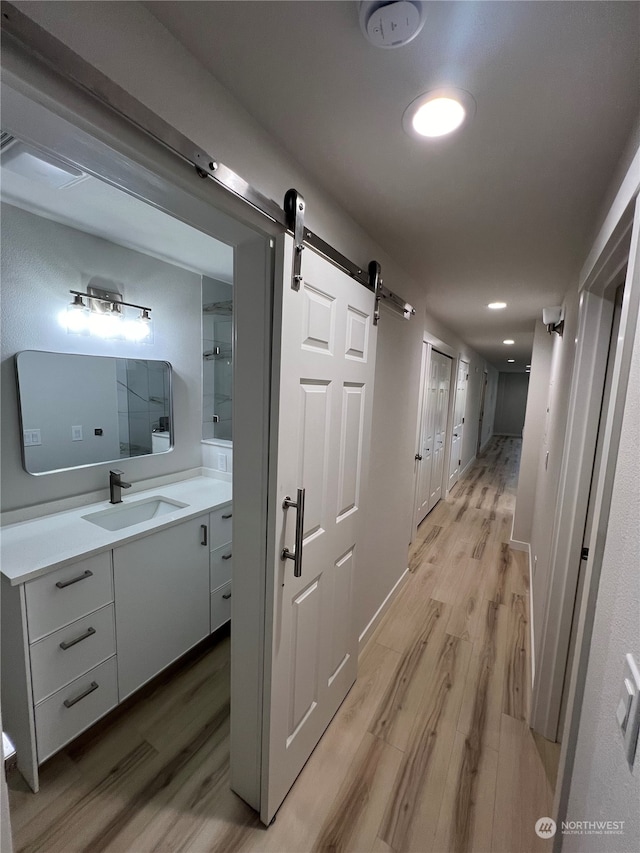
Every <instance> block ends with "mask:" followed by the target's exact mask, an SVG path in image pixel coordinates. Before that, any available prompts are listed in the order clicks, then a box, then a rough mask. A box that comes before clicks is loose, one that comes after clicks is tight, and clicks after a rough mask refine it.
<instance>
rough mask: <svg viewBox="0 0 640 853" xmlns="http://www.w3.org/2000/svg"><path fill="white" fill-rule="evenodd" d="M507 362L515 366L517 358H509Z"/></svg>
mask: <svg viewBox="0 0 640 853" xmlns="http://www.w3.org/2000/svg"><path fill="white" fill-rule="evenodd" d="M507 361H508V362H509V364H513V363H514V361H515V358H508V359H507Z"/></svg>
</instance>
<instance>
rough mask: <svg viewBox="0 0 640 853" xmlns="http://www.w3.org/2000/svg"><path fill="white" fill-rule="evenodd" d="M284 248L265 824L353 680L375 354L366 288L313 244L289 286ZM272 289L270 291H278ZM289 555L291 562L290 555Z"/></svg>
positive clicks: (287, 248)
mask: <svg viewBox="0 0 640 853" xmlns="http://www.w3.org/2000/svg"><path fill="white" fill-rule="evenodd" d="M283 248H284V258H283V269H284V274H283V279H284V281H283V284H282V334H281V361H280V365H279V368H278V369H277V375H276V377H274V379H275V384H274V390H276V394H277V406H276V407H275V408H277V413H276V412H275V411H274V417H277V421H278V423H277V453H276V454H275V455H276V460H275V470H274V474H275V479H276V487H275V496H274V502H273V513H272V520H271V522H270V526H271V525H273V527H271V529H272V530H273V531H274V532H275V548H274V551H273V552H272V554H273V556H272V559H273V563H272V572H271V576H270V577H269V576H268V581H267V589H268V593H267V594H268V599H267V612H266V619H265V622H266V624H265V633H266V644H265V648H266V654H265V702H264V720H263V776H262V779H263V782H262V792H261V819H262V820H263V822H264V823H269V822H270V821H271V819H272V818H273V816H274V814H275V813H276V811H277V809H278V808H279V806H280V804H281V802H282V801H283V799H284V798H285V796H286V794H287V792H288V790H289V788H290V787H291V785H292V784H293V782H294V781H295V779H296V777H297V775H298V773H299V772H300V770H301V769H302V767H303V766H304V764H305V762H306V761H307V759H308V757H309V755H310V754H311V752H312V750H313V749H314V747H315V745H316V744H317V742H318V740H319V739H320V737H321V736H322V733H323V732H324V730H325V728H326V727H327V725H328V724H329V722H330V720H331V718H332V717H333V715H334V714H335V712H336V710H337V709H338V707H339V706H340V704H341V702H342V701H343V699H344V697H345V696H346V694H347V693H348V691H349V689H350V688H351V686H352V684H353V682H354V681H355V679H356V675H357V656H358V636H357V626H356V624H355V621H354V618H353V613H352V611H353V588H354V576H355V573H356V571H357V568H356V567H357V565H358V561H359V559H360V552H361V548H362V544H361V543H362V536H363V529H362V523H363V517H362V516H363V501H364V500H365V499H366V497H367V482H366V481H367V460H368V457H369V442H370V432H371V412H372V402H373V378H374V366H375V350H376V329H375V327H374V325H373V311H374V297H373V294H372V293H371V292H370V291H368V290H367V289H366V288H364V287H363V286H362V285H361V284H358V283H357V282H355V281H354V280H353V279H351V278H350V277H349V276H347V275H346V274H345V273H343V272H341V271H340V270H338V269H337V268H336V267H334V266H332V265H331V264H330V263H328V262H327V261H326V260H324V259H323V258H321V257H319V256H318V255H316V254H315V253H314V252H313V251H312V250H310V249H307V250H306V251H305V252H304V256H303V258H302V281H301V283H300V289H299V290H298V291H296V290H293V289H292V287H291V258H292V253H293V241H292V239H291V238H290V237H288V236H287V237H285V238H284V242H283ZM277 293H278V288H276V298H277ZM276 315H277V311H276ZM278 383H279V391H277V384H278ZM271 460H272V462H274V451H273V450H272V453H271ZM271 482H272V485H273V480H272V481H271ZM302 490H304V492H303V491H302ZM284 549H287V554H288V557H286V558H285V559H283V558H282V557H283V551H284ZM294 553H295V555H296V560H293V559H289V557H291V556H293V554H294ZM296 568H299V572H300V576H299V577H298V576H296V574H297V572H296Z"/></svg>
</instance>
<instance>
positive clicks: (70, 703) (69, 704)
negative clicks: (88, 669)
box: [63, 681, 99, 708]
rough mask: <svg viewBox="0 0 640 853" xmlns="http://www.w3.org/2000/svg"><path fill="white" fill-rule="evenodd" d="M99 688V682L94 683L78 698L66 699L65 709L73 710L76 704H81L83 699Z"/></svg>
mask: <svg viewBox="0 0 640 853" xmlns="http://www.w3.org/2000/svg"><path fill="white" fill-rule="evenodd" d="M98 686H99V685H98V682H97V681H92V682H91V684H90V685H89V686H88V687H87V689H86V690H83V691H82V693H80V694H78V696H76V697H75V698H74V699H65V700H64V703H63V704H64V707H65V708H72V707H73V706H74V705H75V704H76V702H79V701H80V700H81V699H84V698H85V697H87V696H88V695H89V693H93V691H94V690H97V689H98Z"/></svg>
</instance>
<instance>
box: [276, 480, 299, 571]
mask: <svg viewBox="0 0 640 853" xmlns="http://www.w3.org/2000/svg"><path fill="white" fill-rule="evenodd" d="M304 495H305V490H304V489H298V499H297V500H296V501H292V500H291V498H290V497H289V495H287V497H286V498H285V499H284V501H283V502H282V509H288V508H289V507H293V508H294V509H295V511H296V546H295V551H293V552H291V551H290V550H289V549H288V548H283V549H282V554H281V555H280V556H281V559H283V560H293V576H294V577H295V578H300V577H302V540H303V538H304Z"/></svg>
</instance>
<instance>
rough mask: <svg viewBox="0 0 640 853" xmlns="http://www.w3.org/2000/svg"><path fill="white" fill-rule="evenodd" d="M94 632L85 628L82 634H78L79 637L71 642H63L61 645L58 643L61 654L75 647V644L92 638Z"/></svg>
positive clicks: (93, 629)
mask: <svg viewBox="0 0 640 853" xmlns="http://www.w3.org/2000/svg"><path fill="white" fill-rule="evenodd" d="M95 632H96V629H95V628H87V630H86V631H85V632H84V634H80V636H79V637H76V638H75V639H73V640H65V641H64V642H63V643H60V648H61V649H62V651H63V652H66V651H67V649H70V648H71V646H75V644H76V643H81V642H82V641H83V640H86V639H87V637H92V636H93V635H94V634H95Z"/></svg>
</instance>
